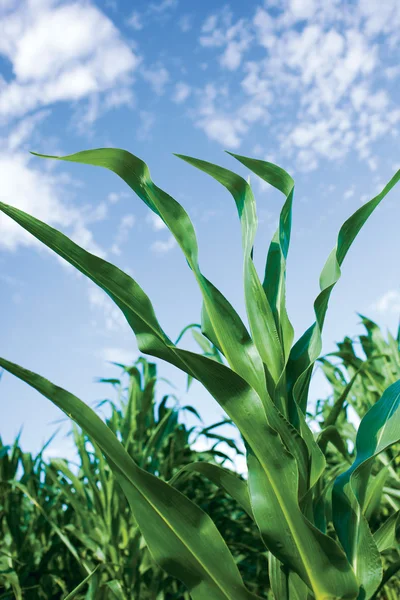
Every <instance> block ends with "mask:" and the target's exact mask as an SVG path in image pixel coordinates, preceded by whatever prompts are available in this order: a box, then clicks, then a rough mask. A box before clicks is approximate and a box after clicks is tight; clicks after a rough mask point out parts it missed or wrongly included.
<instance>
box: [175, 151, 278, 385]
mask: <svg viewBox="0 0 400 600" xmlns="http://www.w3.org/2000/svg"><path fill="white" fill-rule="evenodd" d="M175 156H177V157H178V158H181V159H183V160H184V161H186V162H187V163H189V164H191V165H192V166H194V167H196V168H198V169H200V170H201V171H204V172H205V173H207V174H208V175H211V177H213V178H214V179H216V180H217V181H218V182H219V183H221V184H222V185H223V186H224V187H226V189H227V190H228V191H229V192H230V193H231V194H232V196H233V198H234V200H235V203H236V207H237V210H238V213H239V218H240V221H241V225H242V245H243V253H244V292H245V300H246V310H247V316H248V319H249V324H250V330H251V334H252V337H253V339H254V342H255V345H256V347H257V349H258V352H259V354H260V356H261V358H262V359H263V362H264V364H265V365H266V368H267V371H268V374H269V376H270V382H269V383H270V387H269V391H270V394H273V392H274V387H275V384H276V383H277V381H278V379H279V377H280V375H281V373H282V370H283V366H284V365H283V352H282V348H281V344H280V340H279V335H278V330H277V326H276V323H275V320H274V316H273V313H272V310H271V307H270V304H269V302H268V300H267V297H266V295H265V293H264V291H263V288H262V285H261V282H260V280H259V278H258V275H257V271H256V268H255V266H254V263H253V258H252V255H253V245H254V240H255V235H256V231H257V215H256V206H255V200H254V196H253V192H252V190H251V187H250V185H249V184H248V183H247V182H246V181H245V179H243V178H242V177H240V175H237V174H236V173H233V172H232V171H229V170H228V169H225V168H223V167H220V166H217V165H215V164H213V163H210V162H207V161H204V160H199V159H197V158H193V157H191V156H185V155H183V154H176V155H175Z"/></svg>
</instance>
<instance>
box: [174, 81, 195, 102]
mask: <svg viewBox="0 0 400 600" xmlns="http://www.w3.org/2000/svg"><path fill="white" fill-rule="evenodd" d="M191 92H192V89H191V87H190V85H188V84H187V83H184V82H183V81H178V82H177V83H176V84H175V89H174V93H173V94H172V101H173V102H176V104H182V103H183V102H185V100H187V99H188V98H189V96H190V94H191Z"/></svg>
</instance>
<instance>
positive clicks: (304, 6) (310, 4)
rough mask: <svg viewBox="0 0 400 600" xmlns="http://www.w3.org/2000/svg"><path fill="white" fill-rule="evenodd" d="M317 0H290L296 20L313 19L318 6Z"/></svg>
mask: <svg viewBox="0 0 400 600" xmlns="http://www.w3.org/2000/svg"><path fill="white" fill-rule="evenodd" d="M315 4H316V2H315V0H290V2H289V10H290V12H291V13H292V15H293V17H294V18H295V20H296V21H297V20H299V21H300V20H303V19H311V18H312V17H313V15H314V12H315V9H316V6H315Z"/></svg>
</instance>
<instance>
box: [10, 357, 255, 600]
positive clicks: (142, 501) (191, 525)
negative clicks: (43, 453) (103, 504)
mask: <svg viewBox="0 0 400 600" xmlns="http://www.w3.org/2000/svg"><path fill="white" fill-rule="evenodd" d="M0 365H1V366H2V367H3V368H4V369H6V370H7V371H9V372H10V373H12V374H14V375H15V376H16V377H18V378H19V379H21V380H22V381H26V382H27V383H29V385H30V386H31V387H33V388H34V389H36V390H37V391H39V392H40V393H41V394H43V395H44V396H45V397H46V398H48V399H49V400H51V401H52V402H53V403H54V404H55V405H56V406H58V407H59V408H61V410H62V411H63V412H65V414H66V415H68V416H69V417H70V418H72V419H74V420H75V421H76V422H77V423H78V424H79V425H80V427H82V429H83V430H84V431H86V432H87V434H88V435H89V436H91V437H92V438H93V439H94V440H95V441H96V442H97V444H98V445H99V447H100V448H101V449H102V451H103V453H104V455H105V456H106V458H107V461H108V463H109V465H110V467H111V468H112V470H113V472H114V474H115V476H116V477H117V479H118V482H119V483H120V485H121V487H122V489H123V491H124V493H125V495H126V497H127V500H128V502H129V504H130V506H131V509H132V512H133V514H134V517H135V519H136V520H137V522H138V525H139V527H140V529H141V531H142V533H143V536H144V538H145V540H146V543H147V545H148V547H149V549H150V552H151V553H152V555H153V557H154V559H155V560H156V561H157V562H158V563H159V565H160V566H161V567H162V568H163V569H165V570H166V571H167V572H168V573H170V574H171V575H172V576H174V577H176V578H177V579H180V580H181V581H182V582H183V583H184V584H185V585H186V586H187V588H188V589H189V590H190V592H191V594H192V597H193V598H194V600H197V599H198V600H208V599H209V598H210V597H212V598H215V599H216V600H217V599H218V600H238V599H239V598H242V599H243V600H250V599H252V600H255V599H256V598H257V596H255V595H254V594H252V593H250V592H249V591H248V590H247V589H246V588H245V587H244V585H243V582H242V580H241V577H240V574H239V571H238V569H237V566H236V564H235V562H234V560H233V557H232V555H231V554H230V552H229V550H228V547H227V546H226V544H225V542H224V540H223V538H222V537H221V535H220V533H219V532H218V529H217V528H216V527H215V525H214V523H213V522H212V520H211V519H210V517H209V516H208V515H207V514H206V513H205V512H204V511H202V510H201V509H200V508H199V507H198V506H196V504H194V503H193V502H191V501H190V500H189V499H188V498H186V496H184V495H183V494H181V493H180V492H178V490H176V489H175V488H173V487H172V486H170V485H169V484H168V483H166V482H164V481H162V480H161V479H158V478H157V477H155V476H153V475H151V474H150V473H147V472H146V471H143V470H142V469H141V468H140V467H138V466H137V464H136V463H135V462H134V461H133V460H132V458H131V457H130V456H129V454H128V453H127V452H126V451H125V449H124V448H123V446H122V444H120V442H119V441H118V439H117V438H116V437H115V435H114V434H113V433H112V431H111V430H110V429H109V428H108V427H107V425H105V423H103V421H102V420H101V419H100V418H99V417H98V416H97V415H96V413H94V412H93V410H92V409H91V408H89V407H88V406H87V405H86V404H85V403H84V402H82V401H81V400H79V398H77V397H76V396H74V395H73V394H70V393H69V392H67V391H66V390H64V389H62V388H60V387H58V386H55V385H53V384H52V383H50V382H49V381H47V380H46V379H44V378H43V377H40V376H39V375H37V374H36V373H33V372H31V371H28V370H26V369H23V368H22V367H20V366H18V365H16V364H15V363H11V362H9V361H7V360H5V359H0Z"/></svg>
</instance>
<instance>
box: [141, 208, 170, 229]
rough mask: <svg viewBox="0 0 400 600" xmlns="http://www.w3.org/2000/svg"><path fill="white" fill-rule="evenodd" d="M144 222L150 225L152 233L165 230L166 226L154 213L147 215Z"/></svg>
mask: <svg viewBox="0 0 400 600" xmlns="http://www.w3.org/2000/svg"><path fill="white" fill-rule="evenodd" d="M146 221H147V223H149V224H150V225H151V227H152V229H153V230H154V231H161V230H162V229H167V226H166V224H165V223H164V221H163V220H162V219H161V217H159V216H158V215H156V213H154V212H149V214H148V215H147V217H146Z"/></svg>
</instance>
